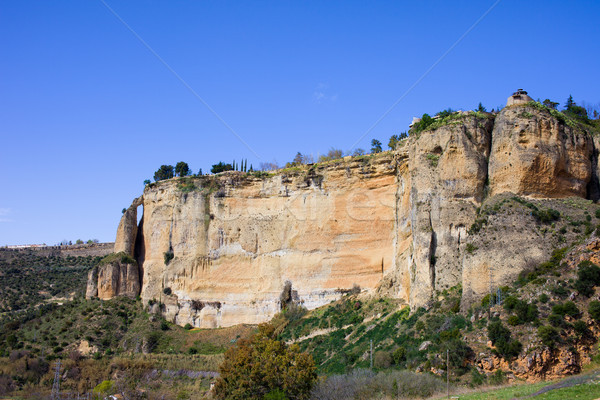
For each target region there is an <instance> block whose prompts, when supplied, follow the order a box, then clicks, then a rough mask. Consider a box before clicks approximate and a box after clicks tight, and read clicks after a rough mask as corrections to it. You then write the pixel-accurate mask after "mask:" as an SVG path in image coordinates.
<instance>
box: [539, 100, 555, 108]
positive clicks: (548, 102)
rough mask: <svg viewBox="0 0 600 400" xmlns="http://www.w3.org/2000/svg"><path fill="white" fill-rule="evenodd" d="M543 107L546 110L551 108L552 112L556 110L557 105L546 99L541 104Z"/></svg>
mask: <svg viewBox="0 0 600 400" xmlns="http://www.w3.org/2000/svg"><path fill="white" fill-rule="evenodd" d="M542 104H543V105H545V106H546V107H548V108H551V109H553V110H556V107H558V103H555V102H554V101H551V100H550V99H546V100H544V101H543V102H542Z"/></svg>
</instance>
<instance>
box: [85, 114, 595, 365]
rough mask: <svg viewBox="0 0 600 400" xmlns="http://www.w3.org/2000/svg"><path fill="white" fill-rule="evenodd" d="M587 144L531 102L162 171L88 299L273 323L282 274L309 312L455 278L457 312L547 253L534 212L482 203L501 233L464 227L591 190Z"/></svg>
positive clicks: (439, 285)
mask: <svg viewBox="0 0 600 400" xmlns="http://www.w3.org/2000/svg"><path fill="white" fill-rule="evenodd" d="M599 144H600V143H599ZM595 149H596V147H595V144H594V140H593V139H591V137H590V136H589V135H588V134H586V133H581V132H579V131H576V130H575V129H574V128H572V127H570V126H567V125H565V124H564V123H563V122H560V121H558V120H557V119H555V118H554V117H553V116H552V115H551V114H550V113H548V112H546V111H540V110H538V109H536V108H534V107H531V106H530V105H527V104H525V105H513V106H510V107H507V108H505V109H504V110H502V111H501V112H500V113H499V114H498V115H497V116H494V115H492V114H486V113H461V114H456V115H455V116H453V117H452V118H451V119H450V120H449V122H448V123H447V124H446V125H443V126H440V127H438V128H437V129H435V130H433V131H425V132H421V133H420V134H418V135H411V137H410V138H409V139H408V140H403V141H401V142H400V144H399V145H398V148H397V149H396V150H395V151H394V152H387V153H382V154H379V155H375V156H365V157H354V158H348V157H347V158H344V159H342V160H335V161H333V162H329V163H320V164H318V165H311V166H306V167H303V168H300V169H298V170H296V169H294V170H291V169H288V170H282V171H279V172H277V173H275V174H273V175H270V176H266V177H265V176H254V175H252V174H244V173H241V172H227V173H223V174H219V175H216V176H204V177H194V178H191V177H186V178H174V179H170V180H167V181H161V182H157V183H155V184H152V185H148V186H147V187H146V189H145V191H144V194H143V196H141V197H139V198H137V199H135V200H134V202H133V203H132V205H131V206H130V207H129V208H128V209H127V210H126V212H125V213H124V215H123V216H122V218H121V222H120V224H119V228H118V230H117V240H116V241H115V251H123V252H125V253H126V254H128V255H130V256H133V257H135V258H136V259H137V260H138V263H139V266H133V265H129V264H127V265H121V264H118V265H117V264H114V265H110V266H108V265H107V266H103V267H101V268H99V269H98V270H97V271H95V272H94V271H92V272H91V273H90V276H89V278H90V282H89V285H88V295H89V296H93V295H98V296H99V297H101V298H110V297H112V296H115V295H120V294H126V295H130V296H133V295H136V294H141V297H142V299H143V301H144V303H147V302H148V301H149V300H156V301H157V302H160V303H162V304H163V309H161V310H157V312H161V313H163V314H164V316H165V317H166V318H168V319H169V320H171V321H173V322H175V323H177V324H180V325H185V324H186V323H190V324H192V325H193V326H197V327H219V326H229V325H234V324H239V323H250V324H255V323H260V322H264V321H267V320H269V319H270V318H271V317H272V316H273V315H274V314H275V313H276V312H278V311H279V309H280V294H281V292H282V290H283V289H284V285H285V282H286V281H289V282H291V285H292V291H293V292H294V293H295V296H296V298H297V301H298V302H300V303H301V304H303V305H304V306H305V307H307V308H309V309H312V308H315V307H318V306H321V305H324V304H326V303H328V302H330V301H332V300H335V299H338V298H339V297H340V296H341V294H342V293H343V292H344V291H345V290H348V289H351V288H352V287H353V286H354V285H359V286H360V287H361V289H362V291H363V292H365V294H367V295H368V294H372V293H375V292H377V293H379V294H385V295H390V296H395V297H397V298H400V299H403V300H405V301H406V302H407V303H409V304H410V306H411V308H412V309H415V308H417V307H428V306H429V305H431V304H432V301H433V299H434V298H435V296H436V293H437V292H441V291H443V290H444V289H447V288H449V287H453V286H456V285H458V284H462V288H463V299H462V303H461V307H462V309H463V310H466V309H467V308H468V307H469V305H470V304H472V303H473V302H474V301H479V300H480V298H481V297H482V296H484V295H485V294H487V293H488V292H489V287H490V280H492V281H493V283H494V286H495V287H497V286H498V285H501V284H506V283H508V282H510V281H511V280H512V279H514V278H515V277H516V276H517V275H518V273H519V272H521V271H522V270H524V269H526V268H527V267H528V266H531V265H534V264H537V263H539V262H542V261H545V260H546V259H547V258H548V256H549V254H550V251H551V244H550V243H549V242H548V241H544V240H540V238H539V236H537V235H538V232H537V231H535V224H534V223H533V219H532V218H533V217H530V216H525V217H523V218H521V220H519V221H516V220H511V219H510V218H516V217H514V216H513V217H510V216H501V215H498V216H496V215H490V217H489V218H488V221H487V222H488V225H487V226H488V227H490V228H494V229H497V228H498V227H501V228H505V229H507V232H506V234H502V235H497V236H496V235H494V236H492V235H487V236H486V235H484V233H486V232H485V229H487V228H483V231H482V234H480V235H476V234H474V233H472V234H470V233H469V227H471V226H472V225H473V223H474V222H475V220H476V219H477V218H478V216H479V215H478V209H479V208H480V207H482V206H485V205H488V204H489V205H492V206H493V205H494V202H497V201H501V200H502V199H503V198H510V197H511V196H513V195H514V194H516V195H519V196H532V197H538V198H562V197H567V196H580V197H585V196H591V197H593V196H596V197H599V198H600V185H599V184H598V182H597V180H598V173H597V168H598V166H599V162H598V157H597V151H596V150H595ZM488 160H489V161H488ZM594 193H595V194H594ZM503 196H504V197H503ZM140 205H142V206H143V211H144V213H143V217H142V220H141V222H140V225H139V226H136V223H137V208H138V207H139V206H140ZM509 228H510V229H509ZM492 238H493V240H492ZM468 244H469V245H470V247H469V248H467V245H468ZM598 246H599V247H600V245H598ZM476 248H480V249H481V251H474V250H473V249H476ZM467 249H470V250H469V251H467ZM167 256H168V257H167ZM171 258H172V259H171ZM599 258H600V257H599ZM136 273H137V275H136ZM94 280H96V282H94ZM136 285H137V286H136ZM167 289H168V290H167ZM165 292H168V293H170V294H169V295H166V294H165ZM498 362H499V361H498ZM565 362H568V360H567V359H566V361H565Z"/></svg>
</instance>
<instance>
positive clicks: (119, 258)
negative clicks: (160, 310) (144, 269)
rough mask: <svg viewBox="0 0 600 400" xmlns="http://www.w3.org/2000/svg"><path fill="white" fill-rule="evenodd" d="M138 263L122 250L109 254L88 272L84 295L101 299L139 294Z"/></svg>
mask: <svg viewBox="0 0 600 400" xmlns="http://www.w3.org/2000/svg"><path fill="white" fill-rule="evenodd" d="M139 271H140V269H139V266H138V263H137V262H136V261H135V260H133V259H132V258H131V257H130V256H128V255H127V254H125V253H124V252H120V253H116V254H111V255H109V256H107V258H105V259H104V260H103V261H102V262H101V263H100V265H98V266H96V267H94V268H93V269H91V270H90V272H89V273H88V283H87V289H86V297H88V298H90V297H98V298H100V299H102V300H108V299H112V298H113V297H115V296H127V297H132V298H133V297H136V296H137V295H139V294H140V288H141V286H140V272H139Z"/></svg>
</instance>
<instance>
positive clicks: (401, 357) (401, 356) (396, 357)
mask: <svg viewBox="0 0 600 400" xmlns="http://www.w3.org/2000/svg"><path fill="white" fill-rule="evenodd" d="M599 304H600V303H599ZM392 360H393V361H394V364H395V365H400V364H401V363H403V362H404V361H406V348H405V347H404V346H400V347H398V348H397V349H396V350H394V353H393V354H392Z"/></svg>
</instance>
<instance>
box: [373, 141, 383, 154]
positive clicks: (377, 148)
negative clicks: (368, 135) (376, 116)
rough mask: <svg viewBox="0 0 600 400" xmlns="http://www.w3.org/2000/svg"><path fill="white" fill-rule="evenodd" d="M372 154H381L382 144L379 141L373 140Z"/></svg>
mask: <svg viewBox="0 0 600 400" xmlns="http://www.w3.org/2000/svg"><path fill="white" fill-rule="evenodd" d="M371 153H381V142H380V141H379V140H377V139H373V140H371Z"/></svg>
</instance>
